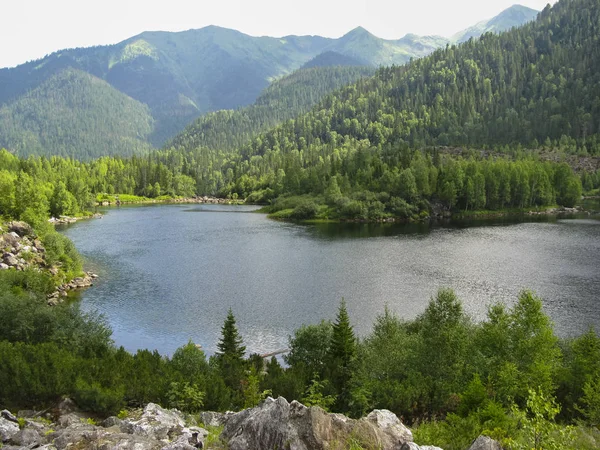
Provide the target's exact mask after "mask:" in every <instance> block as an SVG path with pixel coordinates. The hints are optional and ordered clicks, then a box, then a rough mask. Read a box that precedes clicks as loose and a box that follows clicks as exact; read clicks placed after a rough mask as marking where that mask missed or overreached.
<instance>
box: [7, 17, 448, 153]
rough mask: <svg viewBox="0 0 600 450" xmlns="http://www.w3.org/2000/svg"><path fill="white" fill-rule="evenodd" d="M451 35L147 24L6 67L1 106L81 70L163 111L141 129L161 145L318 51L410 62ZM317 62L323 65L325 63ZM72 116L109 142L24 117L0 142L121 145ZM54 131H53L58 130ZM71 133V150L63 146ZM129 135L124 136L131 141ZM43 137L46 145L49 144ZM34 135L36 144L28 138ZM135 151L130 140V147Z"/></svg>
mask: <svg viewBox="0 0 600 450" xmlns="http://www.w3.org/2000/svg"><path fill="white" fill-rule="evenodd" d="M446 43H447V39H444V38H438V37H423V38H421V37H418V36H414V35H407V36H406V37H404V38H402V39H399V40H383V39H380V38H377V37H375V36H373V35H372V34H370V33H369V32H367V31H366V30H364V29H362V28H357V29H355V30H352V31H351V32H349V33H347V34H346V35H345V36H342V37H341V38H339V39H329V38H323V37H319V36H286V37H283V38H272V37H253V36H248V35H246V34H243V33H240V32H238V31H235V30H229V29H225V28H220V27H216V26H209V27H205V28H202V29H198V30H188V31H184V32H178V33H171V32H144V33H142V34H140V35H138V36H134V37H132V38H130V39H127V40H125V41H123V42H120V43H118V44H115V45H110V46H99V47H92V48H81V49H67V50H61V51H58V52H56V53H53V54H51V55H49V56H47V57H45V58H43V59H41V60H38V61H32V62H29V63H26V64H23V65H20V66H18V67H15V68H10V69H0V107H2V106H7V105H11V104H14V103H15V102H18V101H19V99H21V98H23V97H24V96H27V95H28V93H29V92H31V91H32V90H35V89H38V88H39V87H40V86H41V85H42V84H43V83H46V82H47V81H48V80H49V79H51V78H52V77H54V76H56V75H58V74H60V72H62V71H63V70H66V69H74V70H79V71H82V72H87V73H88V74H91V75H93V76H94V77H97V78H100V79H102V80H104V81H106V82H108V83H109V84H110V85H111V86H112V87H114V88H116V89H117V90H118V91H120V92H122V93H123V94H126V95H127V96H129V97H131V98H132V99H135V100H137V101H139V102H141V103H144V104H145V105H146V106H147V107H148V108H149V110H150V112H151V115H152V118H153V119H154V120H153V126H152V129H151V132H150V133H145V132H144V133H141V134H140V136H139V138H140V139H145V140H146V141H147V142H148V143H149V144H151V145H154V146H160V145H163V144H164V143H165V142H166V141H167V140H169V139H170V138H172V137H173V136H175V135H176V134H177V133H178V132H179V131H181V130H182V129H183V128H184V127H185V126H186V125H188V124H189V123H190V122H191V121H192V120H193V119H195V118H197V117H198V116H200V115H201V114H203V113H206V112H210V111H216V110H221V109H235V108H238V107H242V106H246V105H249V104H252V103H253V102H254V101H255V100H256V98H257V97H258V95H259V94H260V93H261V92H262V90H263V89H265V88H266V87H267V86H268V85H269V84H270V82H271V81H272V80H274V79H278V78H279V77H281V76H284V75H286V74H290V73H292V72H293V71H294V70H296V69H298V68H300V67H302V66H303V65H304V64H306V63H308V62H309V61H310V60H312V59H313V58H315V57H318V56H319V55H323V56H321V59H324V60H327V59H331V58H332V54H333V53H335V54H338V55H342V57H344V58H347V59H349V60H352V61H355V63H353V64H356V63H358V64H362V65H367V66H373V67H376V66H380V65H389V64H403V63H405V62H406V61H408V60H409V58H411V57H420V56H424V55H426V54H429V53H431V52H432V51H433V50H434V49H435V48H438V47H440V46H443V45H445V44H446ZM338 60H339V58H338ZM337 64H340V63H339V62H338V63H337ZM317 65H322V64H321V63H319V62H317ZM64 88H65V89H67V91H63V90H62V89H63V87H62V86H55V91H54V94H53V95H54V96H55V97H56V98H57V101H61V102H65V101H66V100H65V99H64V98H61V97H68V96H69V95H70V94H69V93H68V88H67V87H66V86H65V87H64ZM96 92H97V91H94V90H90V91H88V92H85V91H81V93H80V94H81V96H84V97H85V98H87V97H91V96H93V95H95V94H96ZM88 101H89V102H90V104H94V103H95V102H100V103H102V102H103V101H102V100H98V99H91V98H90V99H88ZM34 103H35V102H32V101H31V99H30V98H29V99H28V100H27V101H25V102H23V105H24V106H25V105H26V106H27V108H31V110H32V111H31V114H32V115H34V116H35V115H36V114H39V111H40V110H42V109H44V108H45V106H44V103H43V102H42V104H39V105H38V104H34ZM112 109H113V108H109V111H111V110H112ZM24 113H25V114H24V115H23V116H19V117H24V116H26V115H28V114H29V111H26V110H24ZM45 114H51V113H49V112H45ZM109 114H110V113H109ZM107 120H108V121H114V120H120V121H131V122H137V121H138V120H139V119H138V118H136V117H133V116H120V117H118V118H117V117H110V118H107ZM72 122H73V124H76V125H77V126H82V127H84V128H86V129H88V130H89V131H90V133H96V135H97V136H96V137H95V140H97V141H98V142H99V143H100V145H92V144H91V142H90V141H86V140H79V139H78V138H77V136H78V135H79V134H80V131H79V130H77V129H75V127H67V128H62V129H61V130H60V132H59V133H58V134H56V135H54V136H50V135H48V136H40V135H39V130H38V129H37V128H36V127H35V126H32V124H31V123H30V122H29V121H26V120H23V121H18V122H17V123H13V124H11V125H9V126H10V127H11V129H13V132H12V133H11V138H10V140H9V139H6V138H5V137H4V136H2V135H0V146H8V147H11V145H14V142H19V143H20V145H19V146H17V147H16V148H11V150H18V152H19V154H21V155H27V154H30V153H40V152H41V151H43V152H44V153H45V154H48V155H51V154H70V155H72V156H75V157H92V156H100V155H104V154H107V153H106V152H104V148H108V147H112V144H111V143H107V142H102V140H103V132H102V129H101V128H98V129H97V130H96V128H95V125H94V123H90V122H85V121H82V120H81V118H77V117H75V116H73V120H72ZM17 130H18V132H17ZM94 130H95V131H94ZM47 131H48V132H49V133H50V134H52V130H51V129H48V130H47ZM63 137H64V139H65V141H66V142H67V145H69V146H70V149H69V150H65V149H63V148H61V142H62V139H63ZM127 139H128V136H127V135H124V136H123V140H124V141H126V140H127ZM38 141H39V142H45V145H44V146H43V147H42V148H40V147H39V146H38V145H37V142H38ZM29 142H32V143H33V144H32V145H29ZM71 144H72V145H71ZM73 148H77V150H76V151H75V150H73ZM135 150H136V148H131V149H129V150H128V151H127V152H125V153H130V152H132V151H135Z"/></svg>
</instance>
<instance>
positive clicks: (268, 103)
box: [167, 56, 375, 151]
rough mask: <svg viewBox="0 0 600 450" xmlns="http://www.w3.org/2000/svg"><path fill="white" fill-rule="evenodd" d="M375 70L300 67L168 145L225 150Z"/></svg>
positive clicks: (200, 121) (207, 117) (206, 117)
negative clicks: (244, 104)
mask: <svg viewBox="0 0 600 450" xmlns="http://www.w3.org/2000/svg"><path fill="white" fill-rule="evenodd" d="M317 58H318V57H317ZM328 59H329V60H331V56H329V57H328ZM338 60H339V58H336V59H335V61H336V62H337V61H338ZM313 61H314V60H313ZM319 61H320V63H325V62H326V61H325V60H323V59H320V58H319V60H318V61H316V62H317V63H319ZM374 72H375V69H372V68H370V67H364V66H363V67H360V66H359V67H356V66H333V67H310V68H305V69H300V70H297V71H296V72H294V73H292V74H291V75H288V76H285V77H283V78H281V79H279V80H277V81H275V82H273V83H272V84H271V85H270V86H269V87H268V88H267V89H265V90H264V91H263V93H262V94H261V95H260V96H259V97H258V98H257V99H256V102H255V103H254V104H253V105H251V106H247V107H245V108H241V109H238V110H223V111H217V112H213V113H209V114H206V115H203V116H201V117H200V118H199V119H197V120H196V121H195V122H194V123H192V124H191V125H189V126H188V127H187V128H186V129H185V130H184V131H183V132H182V133H180V134H179V135H178V136H177V137H176V138H175V139H174V140H173V141H171V142H170V143H169V144H167V147H175V148H179V149H182V150H186V149H194V148H197V147H208V148H210V149H215V150H217V149H218V150H226V151H229V150H233V149H236V148H239V147H241V146H243V145H244V144H246V143H247V142H249V141H250V140H251V139H252V138H253V137H255V136H256V135H257V134H258V133H260V132H262V131H267V130H268V129H270V128H273V127H274V126H276V125H278V124H280V123H282V122H284V121H285V120H288V119H291V118H294V117H296V116H298V115H300V114H302V113H305V112H307V111H308V110H309V109H310V108H311V107H312V106H313V105H315V104H316V103H317V102H318V101H319V100H321V98H322V97H324V96H325V95H326V94H328V93H330V92H331V91H333V90H335V89H338V88H340V87H342V86H345V85H348V84H350V83H352V82H355V81H356V80H358V79H359V78H362V77H366V76H369V75H372V74H373V73H374Z"/></svg>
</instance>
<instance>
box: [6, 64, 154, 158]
mask: <svg viewBox="0 0 600 450" xmlns="http://www.w3.org/2000/svg"><path fill="white" fill-rule="evenodd" d="M153 125H154V119H153V118H152V116H151V115H150V111H149V109H148V107H147V106H146V105H144V104H142V103H140V102H138V101H136V100H134V99H132V98H131V97H128V96H127V95H125V94H123V93H121V92H119V91H118V90H116V89H115V88H113V87H112V86H111V85H110V84H108V83H107V82H105V81H103V80H101V79H99V78H96V77H95V76H93V75H90V74H88V73H86V72H82V71H80V70H75V69H66V70H64V71H61V72H59V73H57V74H56V75H54V76H52V77H51V78H49V79H48V80H46V81H44V82H43V83H42V84H40V85H39V86H38V87H37V88H35V89H33V90H31V91H29V92H27V94H25V95H23V96H21V97H19V98H18V99H17V100H15V101H14V102H11V103H8V104H6V105H5V106H2V107H0V141H1V145H2V146H6V147H7V148H10V149H12V150H14V151H16V152H17V153H21V152H22V151H26V152H27V153H29V154H38V155H43V154H46V153H47V151H48V149H53V153H55V154H57V155H61V156H74V155H76V156H77V157H79V158H82V159H89V158H90V157H93V156H95V155H97V154H103V155H123V156H128V155H132V154H135V153H139V152H141V151H143V150H148V149H149V148H150V145H149V144H148V142H147V138H148V136H149V135H150V133H151V132H152V129H153Z"/></svg>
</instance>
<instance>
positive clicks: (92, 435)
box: [0, 399, 208, 450]
mask: <svg viewBox="0 0 600 450" xmlns="http://www.w3.org/2000/svg"><path fill="white" fill-rule="evenodd" d="M56 413H57V414H58V415H59V417H58V418H57V420H56V423H53V424H51V425H50V424H49V423H48V421H37V420H31V419H23V420H21V425H24V426H22V428H21V427H20V426H19V423H18V422H19V421H18V419H17V418H16V417H14V416H13V415H12V414H10V413H9V412H8V411H3V412H2V416H0V444H2V445H3V446H2V449H3V450H4V449H7V450H8V449H20V450H25V449H31V448H45V449H48V450H50V449H52V450H63V449H68V448H69V449H71V448H81V449H84V448H85V449H97V450H105V449H106V450H108V449H122V450H127V449H131V450H160V449H162V450H195V449H198V448H204V441H205V439H206V437H207V435H208V432H207V431H206V430H204V429H203V428H200V427H196V426H190V427H188V426H186V423H185V420H184V418H183V415H182V414H181V413H180V412H179V411H177V410H167V409H163V408H161V407H160V406H158V405H155V404H153V403H149V404H148V405H147V406H146V408H144V411H143V413H142V414H141V416H140V417H139V418H136V419H123V420H121V419H118V418H116V417H113V418H109V419H107V420H105V421H104V422H103V426H98V425H96V424H95V423H94V421H93V420H88V418H87V417H86V416H85V414H84V413H82V412H81V411H79V409H77V407H76V405H75V404H74V403H73V402H72V401H70V400H68V399H66V400H63V401H62V402H61V403H60V404H59V405H58V407H57V408H56Z"/></svg>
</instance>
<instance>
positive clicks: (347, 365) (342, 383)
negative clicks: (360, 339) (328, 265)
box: [328, 300, 357, 411]
mask: <svg viewBox="0 0 600 450" xmlns="http://www.w3.org/2000/svg"><path fill="white" fill-rule="evenodd" d="M356 347H357V341H356V336H355V335H354V330H353V329H352V325H350V318H349V316H348V310H347V309H346V302H345V301H344V300H342V301H341V302H340V307H339V310H338V314H337V318H336V321H335V323H334V324H333V334H332V337H331V346H330V348H329V355H328V356H329V358H328V359H329V379H330V380H331V382H332V384H333V386H334V389H335V390H336V394H337V401H336V409H337V410H338V411H346V410H348V406H349V404H350V401H351V393H350V381H351V380H352V375H353V368H354V360H355V358H356Z"/></svg>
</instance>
